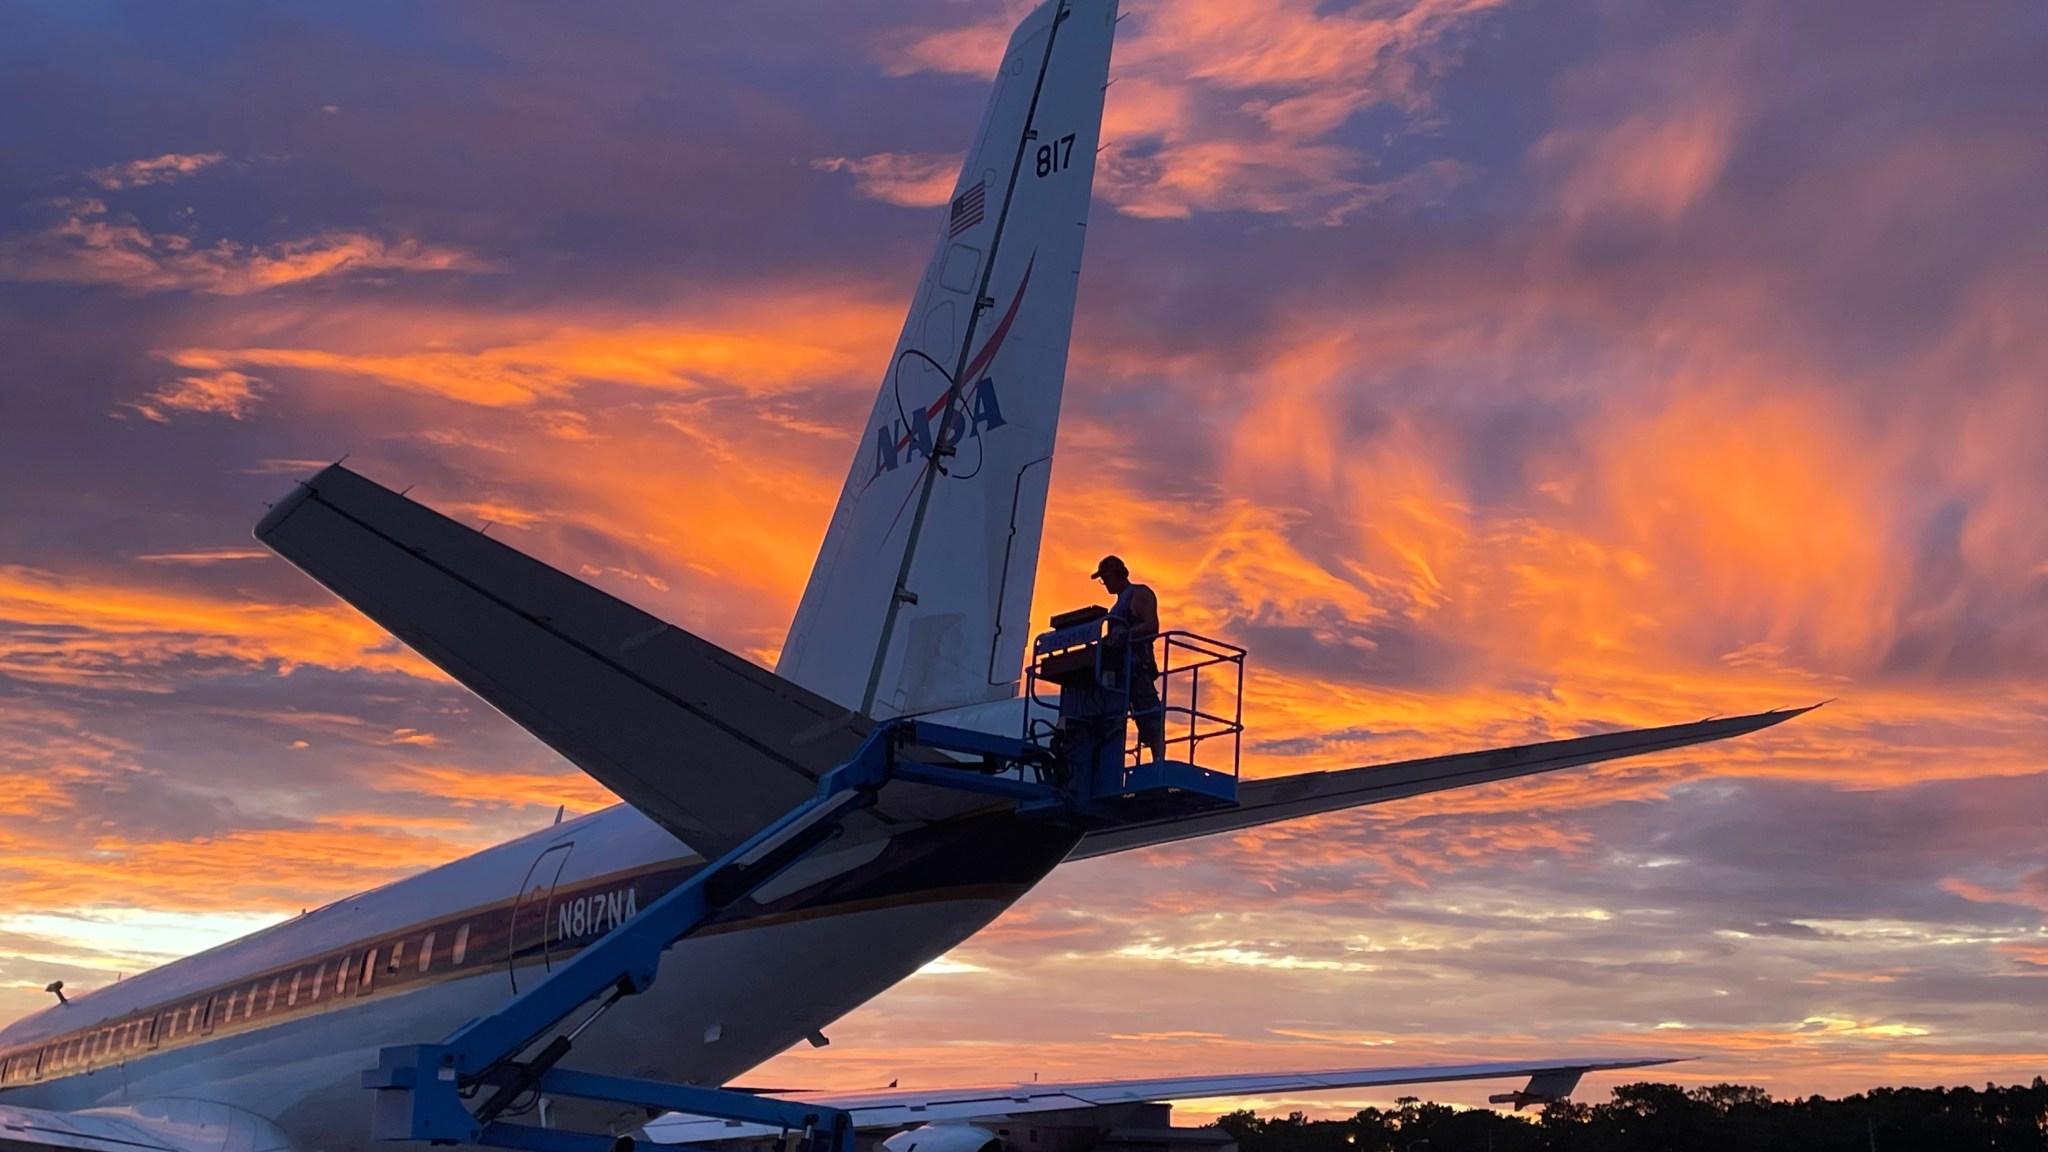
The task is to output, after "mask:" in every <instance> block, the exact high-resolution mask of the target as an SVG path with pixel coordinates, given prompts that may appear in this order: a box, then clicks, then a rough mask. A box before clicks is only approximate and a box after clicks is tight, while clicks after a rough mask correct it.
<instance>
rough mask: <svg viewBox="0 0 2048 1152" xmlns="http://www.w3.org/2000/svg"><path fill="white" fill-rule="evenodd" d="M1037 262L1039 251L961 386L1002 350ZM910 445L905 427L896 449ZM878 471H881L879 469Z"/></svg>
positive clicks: (931, 412)
mask: <svg viewBox="0 0 2048 1152" xmlns="http://www.w3.org/2000/svg"><path fill="white" fill-rule="evenodd" d="M1037 263H1038V253H1036V252H1033V253H1032V254H1031V260H1030V262H1029V263H1027V264H1025V265H1024V277H1023V279H1021V280H1019V281H1018V282H1017V295H1016V296H1015V297H1013V298H1012V299H1011V300H1010V309H1009V311H1007V312H1005V313H1003V318H1002V321H1001V322H1000V323H998V324H997V325H996V330H995V331H993V332H991V333H989V334H988V343H986V344H983V345H982V346H981V352H980V353H979V354H978V355H976V356H975V358H974V359H972V360H970V361H968V363H967V371H965V372H962V373H961V374H960V386H961V387H963V388H964V387H966V386H967V384H968V383H970V382H972V381H973V379H974V378H975V377H976V376H979V375H981V370H982V369H984V368H986V367H988V366H989V364H990V362H991V361H993V360H994V359H995V358H996V353H997V352H999V351H1001V350H1002V347H1003V338H1004V337H1006V336H1008V335H1009V334H1010V325H1011V323H1012V322H1014V321H1015V320H1016V319H1017V309H1018V307H1019V306H1021V305H1022V304H1023V303H1024V290H1025V289H1027V288H1029V287H1030V286H1031V269H1032V268H1033V267H1034V266H1036V265H1037ZM952 394H953V389H952V388H951V387H948V388H947V389H946V390H945V391H944V392H942V393H940V394H939V398H938V399H937V400H934V401H933V402H932V406H931V407H930V408H927V409H925V413H924V415H925V419H927V420H929V419H931V418H933V417H935V416H937V415H938V414H939V413H940V412H942V411H944V410H945V407H946V400H947V398H948V397H950V396H952ZM908 447H910V429H908V428H905V429H904V430H903V438H902V439H900V440H898V441H896V451H898V452H901V451H903V450H904V449H905V448H908ZM877 472H878V473H879V469H878V470H877Z"/></svg>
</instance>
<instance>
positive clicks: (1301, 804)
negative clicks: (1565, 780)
mask: <svg viewBox="0 0 2048 1152" xmlns="http://www.w3.org/2000/svg"><path fill="white" fill-rule="evenodd" d="M1814 707H1818V705H1814V706H1811V707H1807V708H1786V709H1781V710H1778V711H1774V712H1758V713H1756V714H1755V715H1751V716H1730V717H1717V718H1715V719H1712V720H1698V721H1694V722H1693V723H1690V724H1671V725H1667V726H1665V727H1662V728H1637V729H1633V730H1631V731H1627V732H1604V733H1601V734H1600V735H1598V736H1578V737H1574V738H1572V739H1570V740H1550V741H1546V742H1544V743H1541V744H1521V745H1517V746H1515V747H1512V748H1490V749H1487V750H1485V751H1483V752H1454V753H1452V754H1450V755H1448V756H1428V757H1424V758H1423V759H1420V760H1402V761H1398V762H1396V763H1392V764H1375V765H1372V766H1371V767H1367V768H1348V769H1345V770H1343V771H1338V772H1304V773H1300V774H1298V775H1294V776H1274V777H1269V778H1267V779H1263V780H1247V781H1245V782H1244V783H1243V784H1241V785H1239V786H1238V790H1237V799H1238V804H1237V807H1235V808H1229V809H1225V810H1223V811H1219V812H1206V813H1201V814H1198V815H1193V816H1185V817H1180V818H1178V819H1170V820H1158V821H1153V822H1152V823H1148V824H1127V825H1124V826H1122V827H1118V828H1107V829H1104V830H1102V831H1100V832H1091V833H1089V834H1088V835H1087V836H1086V837H1085V838H1083V839H1082V841H1081V843H1080V845H1079V846H1078V847H1076V848H1075V849H1074V851H1073V852H1072V853H1070V854H1069V855H1068V856H1067V859H1069V860H1085V859H1087V858H1088V857H1090V856H1106V855H1108V854H1110V853H1112V852H1123V851H1127V850H1129V849H1132V848H1146V847H1150V846H1151V845H1154V844H1170V843H1172V842H1173V841H1175V840H1186V839H1189V838H1191V837H1195V836H1207V835H1209V834H1211V833H1214V832H1235V831H1237V830H1239V829H1241V828H1256V827H1258V826H1259V825H1261V824H1271V823H1273V822H1275V821H1279V820H1292V819H1294V818H1295V817H1297V816H1313V815H1316V814H1318V813H1321V812H1337V811H1341V810H1343V809H1345V808H1359V807H1363V806H1364V805H1367V804H1383V803H1385V802H1387V801H1389V800H1400V799H1403V798H1405V797H1409V796H1420V795H1423V794H1424V793H1427V792H1441V791H1444V790H1446V789H1449V788H1463V787H1466V786H1467V785H1471V784H1489V783H1492V782H1493V781H1496V780H1512V779H1514V778H1516V777H1518V776H1534V775H1536V774H1537V773H1539V772H1555V771H1557V770H1558V769H1560V768H1577V767H1579V766H1581V765H1585V764H1597V763H1599V762H1600V761H1602V760H1620V759H1623V758H1625V757H1629V756H1643V755H1647V754H1649V753H1651V752H1664V751H1668V750H1670V749H1672V748H1683V747H1685V746H1687V745H1689V744H1705V743H1707V742H1709V741H1713V740H1726V739H1728V738H1729V737H1731V736H1742V735H1745V734H1747V733H1750V732H1755V731H1757V730H1758V729H1761V728H1769V727H1770V726H1771V725H1773V724H1780V723H1783V722H1784V721H1786V720H1790V719H1791V718H1792V717H1794V716H1798V715H1800V714H1802V713H1805V712H1810V711H1812V710H1813V708H1814Z"/></svg>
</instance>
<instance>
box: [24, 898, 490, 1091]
mask: <svg viewBox="0 0 2048 1152" xmlns="http://www.w3.org/2000/svg"><path fill="white" fill-rule="evenodd" d="M441 939H443V933H442V930H440V929H435V930H430V931H428V932H425V933H423V934H421V935H419V936H417V937H413V936H408V937H403V938H400V939H397V940H393V941H390V942H389V943H386V944H382V945H379V946H377V947H374V948H371V949H369V950H367V951H364V952H361V953H345V954H343V955H341V956H335V957H331V958H329V959H326V960H322V961H319V962H316V963H312V964H308V965H306V966H304V967H301V968H299V969H297V970H296V971H293V972H288V973H279V974H277V975H273V976H265V977H261V978H259V979H256V980H252V981H250V982H249V983H247V984H243V985H238V986H236V987H234V988H231V989H229V990H227V991H225V992H213V993H209V994H207V995H205V996H200V997H198V998H196V999H193V1000H189V1001H186V1002H183V1003H180V1004H177V1005H174V1006H172V1007H168V1008H163V1009H161V1010H158V1011H155V1012H151V1013H149V1014H147V1015H138V1016H137V1017H135V1018H133V1019H129V1020H124V1021H120V1022H118V1023H113V1024H103V1025H101V1026H99V1027H96V1028H92V1029H89V1030H87V1031H84V1032H76V1033H72V1034H70V1035H67V1036H62V1037H59V1038H58V1039H55V1040H52V1041H49V1042H47V1043H44V1044H39V1045H37V1046H35V1047H33V1048H25V1049H21V1050H18V1051H15V1052H9V1053H7V1054H6V1055H5V1056H4V1057H0V1086H13V1085H16V1084H26V1083H30V1082H32V1081H36V1080H43V1079H48V1078H50V1077H52V1076H64V1075H68V1074H70V1073H73V1072H83V1071H86V1070H88V1069H91V1068H98V1067H104V1066H106V1065H108V1064H113V1063H118V1062H119V1061H121V1060H123V1059H126V1058H127V1057H129V1056H131V1055H135V1054H138V1053H142V1052H147V1051H150V1050H151V1049H155V1048H159V1047H162V1046H164V1045H167V1044H174V1043H176V1042H178V1041H180V1040H184V1039H189V1038H192V1037H197V1036H204V1035H208V1034H210V1033H212V1032H213V1031H214V1030H215V1029H216V1028H228V1027H232V1026H234V1025H236V1024H238V1023H245V1022H253V1021H256V1020H259V1019H270V1018H274V1017H275V1016H276V1015H277V1014H278V1013H282V1012H291V1011H302V1010H309V1009H311V1008H312V1007H314V1006H316V1005H318V1004H321V1003H323V1002H327V1003H331V1002H333V1001H335V1000H339V999H341V998H342V997H345V996H350V995H354V996H367V995H369V993H370V991H371V990H372V989H373V988H375V987H377V986H378V984H379V983H380V982H389V981H391V980H392V979H394V978H399V977H404V976H412V975H418V974H421V973H426V972H428V971H430V970H431V969H433V968H434V966H435V964H436V962H437V961H438V962H439V963H441V964H444V965H446V966H448V967H451V968H457V967H461V966H462V965H463V964H464V963H466V962H468V961H469V960H470V959H472V958H474V957H475V956H476V955H478V950H477V949H474V948H472V947H471V944H472V941H471V939H470V926H469V925H468V924H462V925H459V926H457V927H456V929H455V931H454V932H453V933H452V934H450V935H448V936H446V937H445V939H446V941H447V942H446V943H445V944H442V945H441V951H440V952H439V953H438V954H437V953H436V951H435V946H436V944H437V943H439V942H440V940H441ZM478 943H481V942H478Z"/></svg>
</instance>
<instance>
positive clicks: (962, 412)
mask: <svg viewBox="0 0 2048 1152" xmlns="http://www.w3.org/2000/svg"><path fill="white" fill-rule="evenodd" d="M945 405H946V398H945V397H944V396H941V397H939V400H938V402H937V403H936V404H933V405H932V406H931V407H930V408H920V409H918V410H917V411H915V412H912V413H911V414H910V426H909V427H908V428H906V427H904V426H903V421H901V420H891V421H889V422H888V423H887V424H884V425H882V426H881V427H880V428H877V429H875V437H874V440H875V471H874V475H876V476H880V475H881V474H882V473H884V472H892V471H894V470H895V469H896V468H897V467H898V466H900V465H901V464H902V463H903V462H904V461H905V460H908V459H910V458H911V455H912V454H913V453H915V454H916V455H919V456H930V455H931V454H932V417H933V416H934V415H936V414H938V412H939V411H940V409H942V408H944V407H945ZM963 420H965V421H966V422H967V428H966V429H965V430H964V431H963V430H962V429H961V427H960V424H961V422H962V421H963ZM1003 423H1004V421H1003V404H1002V399H1001V398H1000V397H998V396H997V395H996V382H995V380H994V379H993V378H991V377H988V376H984V377H982V378H981V382H980V383H979V384H976V385H975V386H974V390H973V392H971V393H970V394H968V395H967V397H966V398H965V404H964V405H962V406H956V407H954V408H953V410H952V411H950V412H948V413H946V417H945V421H944V428H943V430H942V431H941V432H940V435H942V436H943V437H945V442H946V443H948V444H955V445H957V444H959V443H960V442H961V441H962V440H963V439H966V440H972V439H978V438H980V436H981V434H982V433H983V432H984V431H989V430H993V429H996V428H1001V427H1002V426H1003Z"/></svg>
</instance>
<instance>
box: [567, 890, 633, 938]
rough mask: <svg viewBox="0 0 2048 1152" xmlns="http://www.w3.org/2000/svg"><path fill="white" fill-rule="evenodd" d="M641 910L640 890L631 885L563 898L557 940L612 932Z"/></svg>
mask: <svg viewBox="0 0 2048 1152" xmlns="http://www.w3.org/2000/svg"><path fill="white" fill-rule="evenodd" d="M639 910H640V904H639V893H638V892H637V891H635V889H633V888H632V887H630V886H628V887H625V888H619V889H615V890H613V891H610V892H599V893H597V894H595V895H591V896H579V897H577V898H576V899H574V900H564V901H563V902H562V906H561V908H559V909H558V910H557V912H556V917H555V939H557V940H573V939H576V938H577V937H579V936H594V935H597V934H599V933H603V932H609V931H611V930H612V929H614V928H617V927H618V926H619V925H621V924H623V923H625V922H626V921H627V920H628V919H630V918H631V917H632V915H633V913H635V912H638V911H639Z"/></svg>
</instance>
